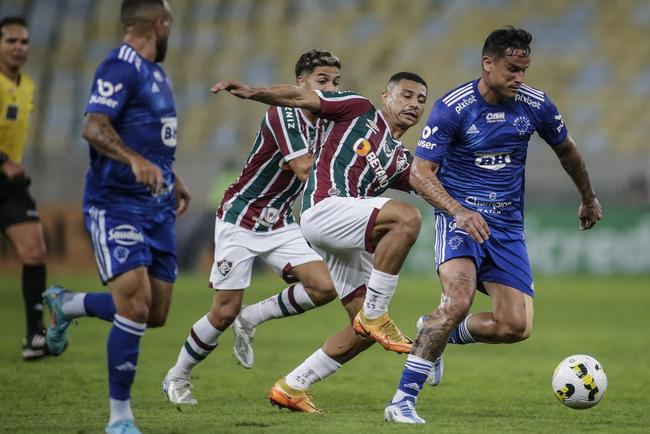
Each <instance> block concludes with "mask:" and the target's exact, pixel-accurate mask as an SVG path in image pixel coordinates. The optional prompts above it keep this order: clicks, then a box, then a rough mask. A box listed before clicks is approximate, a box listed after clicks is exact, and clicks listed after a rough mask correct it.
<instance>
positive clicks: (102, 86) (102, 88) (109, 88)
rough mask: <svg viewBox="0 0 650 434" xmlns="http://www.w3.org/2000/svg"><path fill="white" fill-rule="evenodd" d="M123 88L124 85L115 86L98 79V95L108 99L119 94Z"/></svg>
mask: <svg viewBox="0 0 650 434" xmlns="http://www.w3.org/2000/svg"><path fill="white" fill-rule="evenodd" d="M123 87H124V86H122V83H117V84H113V83H111V82H110V81H106V80H102V79H101V78H98V79H97V93H98V94H99V95H101V96H105V97H106V98H108V97H111V96H113V94H115V93H118V92H119V91H120V90H122V88H123Z"/></svg>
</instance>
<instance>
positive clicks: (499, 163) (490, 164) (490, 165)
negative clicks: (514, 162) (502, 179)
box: [474, 153, 511, 170]
mask: <svg viewBox="0 0 650 434" xmlns="http://www.w3.org/2000/svg"><path fill="white" fill-rule="evenodd" d="M510 161H511V160H510V154H507V153H499V154H484V155H479V156H478V157H476V160H474V164H476V165H477V166H478V167H480V168H482V169H488V170H499V169H503V168H504V167H506V165H508V164H510Z"/></svg>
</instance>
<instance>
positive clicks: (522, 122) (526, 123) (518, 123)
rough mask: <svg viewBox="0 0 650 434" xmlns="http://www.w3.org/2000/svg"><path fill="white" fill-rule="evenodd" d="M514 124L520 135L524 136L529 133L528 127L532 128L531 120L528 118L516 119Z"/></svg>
mask: <svg viewBox="0 0 650 434" xmlns="http://www.w3.org/2000/svg"><path fill="white" fill-rule="evenodd" d="M512 124H513V125H514V126H515V128H516V129H517V132H518V133H519V135H520V136H523V135H524V134H526V132H528V127H530V120H529V119H528V118H527V117H526V116H518V117H517V118H515V120H514V121H513V122H512Z"/></svg>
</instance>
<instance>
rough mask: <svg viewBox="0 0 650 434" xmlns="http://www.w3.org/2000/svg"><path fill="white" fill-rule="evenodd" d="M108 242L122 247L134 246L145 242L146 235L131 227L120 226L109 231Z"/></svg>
mask: <svg viewBox="0 0 650 434" xmlns="http://www.w3.org/2000/svg"><path fill="white" fill-rule="evenodd" d="M108 240H109V241H115V242H116V243H117V244H119V245H122V246H134V245H136V244H138V243H141V242H143V241H144V235H142V233H141V232H140V231H138V230H137V229H136V228H135V227H133V226H131V225H119V226H118V227H116V228H111V229H110V230H109V231H108Z"/></svg>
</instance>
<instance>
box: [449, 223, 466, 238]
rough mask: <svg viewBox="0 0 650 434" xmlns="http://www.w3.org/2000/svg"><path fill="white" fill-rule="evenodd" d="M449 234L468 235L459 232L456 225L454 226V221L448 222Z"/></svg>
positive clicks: (461, 231)
mask: <svg viewBox="0 0 650 434" xmlns="http://www.w3.org/2000/svg"><path fill="white" fill-rule="evenodd" d="M448 227H449V232H456V233H458V234H464V235H469V234H468V233H467V232H465V231H463V230H461V229H460V228H459V227H458V225H457V224H456V220H452V221H450V222H449V225H448Z"/></svg>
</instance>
